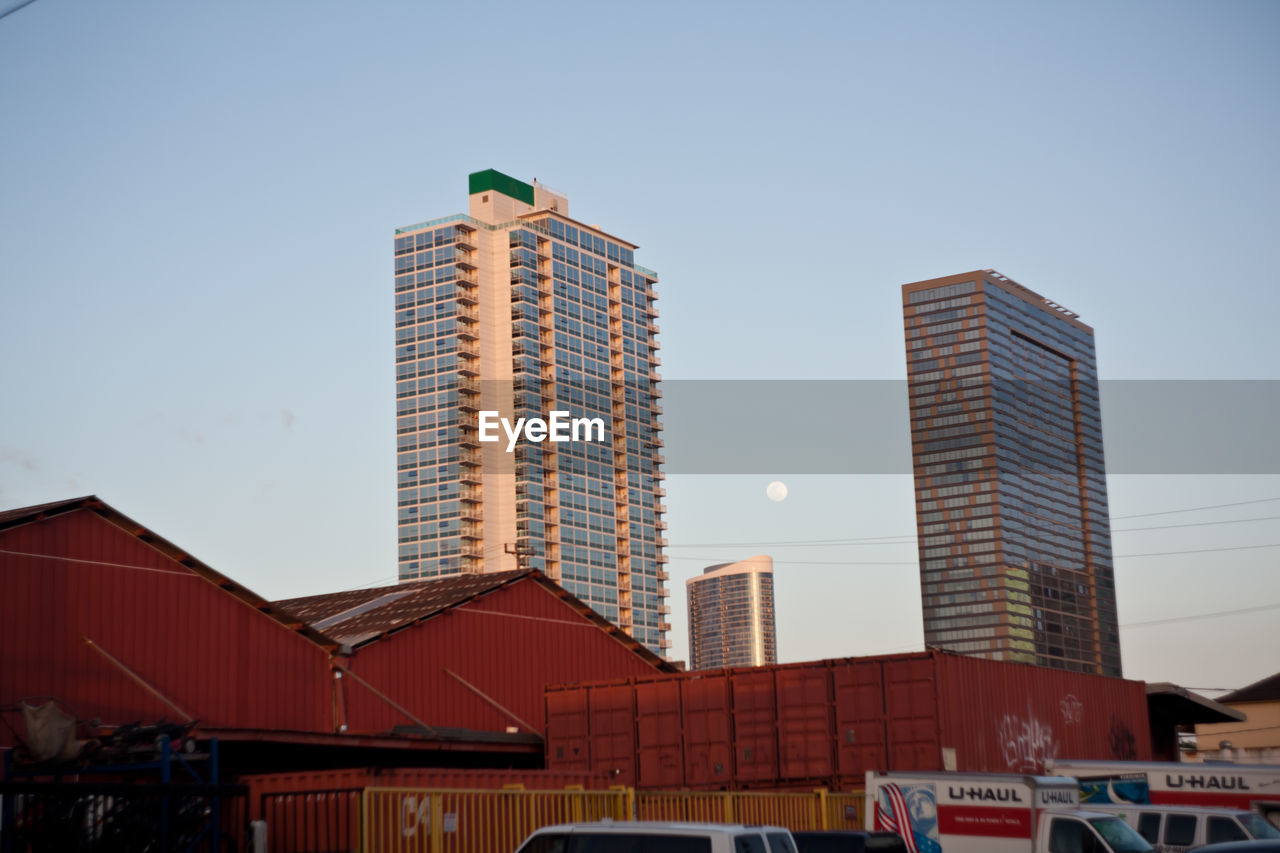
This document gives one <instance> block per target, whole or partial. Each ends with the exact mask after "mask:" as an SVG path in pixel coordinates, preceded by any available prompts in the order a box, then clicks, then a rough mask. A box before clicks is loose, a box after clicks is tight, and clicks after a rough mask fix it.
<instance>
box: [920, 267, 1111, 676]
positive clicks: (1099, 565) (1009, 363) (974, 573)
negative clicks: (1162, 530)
mask: <svg viewBox="0 0 1280 853" xmlns="http://www.w3.org/2000/svg"><path fill="white" fill-rule="evenodd" d="M902 297H903V314H904V317H905V326H906V339H907V378H908V392H909V395H910V405H911V440H912V441H911V443H912V456H913V466H914V471H915V486H916V526H917V532H918V537H919V549H920V583H921V591H922V594H923V604H924V633H925V644H926V646H929V647H937V648H942V649H949V650H951V651H956V652H960V653H964V654H971V655H977V656H981V657H987V658H993V659H996V660H1012V661H1024V662H1028V663H1036V664H1040V665H1042V666H1050V667H1056V668H1059V669H1067V670H1073V671H1077V672H1094V673H1099V674H1103V675H1113V676H1118V675H1120V674H1121V669H1120V640H1119V633H1118V628H1117V622H1116V596H1115V581H1114V574H1113V567H1112V560H1111V528H1110V521H1109V515H1108V509H1107V487H1106V476H1105V468H1104V464H1103V452H1102V419H1101V413H1100V409H1099V402H1098V376H1097V367H1096V364H1095V360H1094V345H1093V330H1092V329H1091V328H1090V327H1089V326H1087V325H1085V324H1084V323H1082V322H1080V319H1079V318H1078V317H1077V316H1076V315H1075V314H1073V313H1072V312H1070V311H1068V310H1067V309H1065V308H1063V307H1062V306H1061V305H1058V304H1056V303H1054V302H1052V301H1050V300H1048V299H1045V298H1044V297H1042V296H1039V295H1037V294H1035V293H1033V292H1031V291H1030V290H1028V289H1027V288H1025V287H1023V286H1022V285H1020V284H1018V283H1016V282H1014V281H1012V280H1010V279H1009V278H1007V277H1005V276H1002V275H1000V274H999V273H997V272H995V271H994V270H980V271H975V272H968V273H962V274H960V275H954V276H947V277H945V278H939V279H932V280H929V281H921V282H916V283H914V284H908V285H904V286H903V288H902Z"/></svg>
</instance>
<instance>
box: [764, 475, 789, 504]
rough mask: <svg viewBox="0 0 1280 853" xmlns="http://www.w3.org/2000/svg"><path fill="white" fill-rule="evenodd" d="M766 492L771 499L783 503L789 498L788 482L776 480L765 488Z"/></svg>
mask: <svg viewBox="0 0 1280 853" xmlns="http://www.w3.org/2000/svg"><path fill="white" fill-rule="evenodd" d="M764 493H765V494H766V495H768V496H769V500H771V501H774V502H775V503H781V502H782V501H785V500H786V499H787V484H786V483H782V482H779V481H778V480H774V481H773V482H772V483H770V484H769V485H768V486H767V487H766V488H765V490H764Z"/></svg>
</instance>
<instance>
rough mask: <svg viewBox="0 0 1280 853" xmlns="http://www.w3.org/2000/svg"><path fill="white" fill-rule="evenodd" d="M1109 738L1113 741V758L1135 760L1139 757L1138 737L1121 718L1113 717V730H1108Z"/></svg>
mask: <svg viewBox="0 0 1280 853" xmlns="http://www.w3.org/2000/svg"><path fill="white" fill-rule="evenodd" d="M1107 739H1108V740H1109V741H1110V742H1111V757H1112V758H1119V759H1121V760H1122V761H1133V760H1134V759H1136V758H1137V757H1138V739H1137V738H1136V737H1134V735H1133V731H1132V730H1131V729H1130V728H1129V727H1128V726H1126V725H1125V724H1124V723H1123V722H1122V721H1121V720H1120V718H1118V717H1112V718H1111V730H1110V731H1109V732H1107Z"/></svg>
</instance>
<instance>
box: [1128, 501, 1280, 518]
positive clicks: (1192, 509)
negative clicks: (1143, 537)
mask: <svg viewBox="0 0 1280 853" xmlns="http://www.w3.org/2000/svg"><path fill="white" fill-rule="evenodd" d="M1274 501H1280V497H1276V498H1258V499H1257V500H1252V501H1236V502H1235V503H1229V504H1210V505H1208V506H1192V507H1187V508H1186V509H1166V510H1162V511H1161V512H1140V513H1137V514H1135V515H1116V516H1112V519H1111V520H1112V521H1123V520H1124V519H1126V518H1150V517H1152V516H1155V515H1176V514H1177V513H1180V512H1199V511H1200V510H1202V509H1225V508H1226V507H1232V506H1249V505H1250V504H1265V503H1272V502H1274Z"/></svg>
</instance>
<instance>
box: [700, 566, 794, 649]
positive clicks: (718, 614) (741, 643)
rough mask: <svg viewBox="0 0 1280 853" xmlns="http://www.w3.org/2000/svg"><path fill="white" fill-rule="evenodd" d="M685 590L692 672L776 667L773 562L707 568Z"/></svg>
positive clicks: (776, 646)
mask: <svg viewBox="0 0 1280 853" xmlns="http://www.w3.org/2000/svg"><path fill="white" fill-rule="evenodd" d="M685 588H686V591H687V592H688V595H689V668H690V669H719V668H721V667H727V666H764V665H765V664H770V663H777V661H778V641H777V633H776V631H775V629H774V619H773V558H771V557H767V556H765V555H763V554H761V555H759V556H756V557H751V558H750V559H747V560H739V561H738V562H736V563H720V564H717V565H714V566H709V567H707V568H706V569H705V570H704V571H703V573H702V574H700V575H698V576H696V577H692V578H689V579H688V580H687V581H685Z"/></svg>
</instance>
